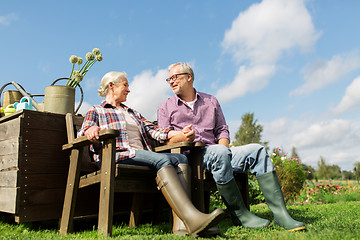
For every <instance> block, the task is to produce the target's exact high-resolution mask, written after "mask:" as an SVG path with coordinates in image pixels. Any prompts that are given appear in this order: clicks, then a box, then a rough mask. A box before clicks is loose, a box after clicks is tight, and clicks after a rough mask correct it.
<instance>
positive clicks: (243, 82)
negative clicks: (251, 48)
mask: <svg viewBox="0 0 360 240" xmlns="http://www.w3.org/2000/svg"><path fill="white" fill-rule="evenodd" d="M274 72H275V66H273V65H257V66H254V67H251V68H248V67H246V66H241V67H240V68H239V71H238V73H237V75H236V77H235V79H234V81H233V82H232V83H231V84H229V85H227V86H224V87H223V88H221V89H219V90H218V91H217V93H216V97H217V98H218V99H219V101H220V102H226V101H230V100H232V99H234V98H237V97H241V96H244V95H245V94H246V93H248V92H256V91H259V90H261V89H262V88H263V87H265V86H266V85H267V83H268V79H269V77H270V76H271V75H272V74H273V73H274Z"/></svg>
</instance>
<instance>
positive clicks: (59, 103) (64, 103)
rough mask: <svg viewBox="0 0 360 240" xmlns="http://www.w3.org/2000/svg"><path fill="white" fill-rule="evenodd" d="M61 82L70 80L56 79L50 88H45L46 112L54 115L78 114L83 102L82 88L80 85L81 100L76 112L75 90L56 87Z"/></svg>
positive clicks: (66, 87) (67, 87)
mask: <svg viewBox="0 0 360 240" xmlns="http://www.w3.org/2000/svg"><path fill="white" fill-rule="evenodd" d="M60 80H68V78H59V79H56V80H55V81H54V82H53V83H52V84H51V85H50V86H47V87H46V88H45V98H44V111H45V112H52V113H60V114H66V113H75V114H76V113H77V112H78V110H79V109H80V106H81V104H82V102H83V98H84V93H83V90H82V87H81V86H80V85H79V84H78V85H77V86H79V89H80V92H81V100H80V103H79V105H78V106H77V108H76V110H75V111H74V105H75V88H73V87H69V86H55V83H56V82H58V81H60Z"/></svg>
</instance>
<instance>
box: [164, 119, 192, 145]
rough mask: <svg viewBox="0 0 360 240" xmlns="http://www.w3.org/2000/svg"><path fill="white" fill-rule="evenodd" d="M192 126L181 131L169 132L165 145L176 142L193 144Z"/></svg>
mask: <svg viewBox="0 0 360 240" xmlns="http://www.w3.org/2000/svg"><path fill="white" fill-rule="evenodd" d="M191 127H192V124H190V125H188V126H186V127H184V129H183V130H181V131H174V130H171V131H170V132H169V134H168V141H167V142H166V144H171V143H176V142H193V141H194V139H195V131H194V130H193V129H191Z"/></svg>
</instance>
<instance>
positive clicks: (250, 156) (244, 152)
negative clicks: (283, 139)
mask: <svg viewBox="0 0 360 240" xmlns="http://www.w3.org/2000/svg"><path fill="white" fill-rule="evenodd" d="M203 167H204V169H207V170H208V171H210V172H211V173H212V175H213V178H214V180H215V182H217V183H220V184H225V183H227V182H229V181H230V180H231V179H232V178H233V177H234V176H233V171H246V170H247V169H249V170H250V172H251V173H252V174H254V175H256V176H257V175H261V174H263V173H267V172H271V171H274V166H273V164H272V161H271V158H270V156H269V154H268V153H267V151H266V149H265V147H264V146H262V145H260V144H256V143H252V144H247V145H243V146H237V147H231V148H227V147H225V146H223V145H220V144H216V145H209V146H206V147H205V150H204V153H203Z"/></svg>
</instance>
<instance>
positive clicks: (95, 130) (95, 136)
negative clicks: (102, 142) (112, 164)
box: [84, 126, 100, 143]
mask: <svg viewBox="0 0 360 240" xmlns="http://www.w3.org/2000/svg"><path fill="white" fill-rule="evenodd" d="M99 131H100V127H98V126H92V127H89V128H88V129H87V130H86V131H85V133H84V135H85V136H86V137H87V139H88V140H89V141H90V142H93V143H98V142H99Z"/></svg>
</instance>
